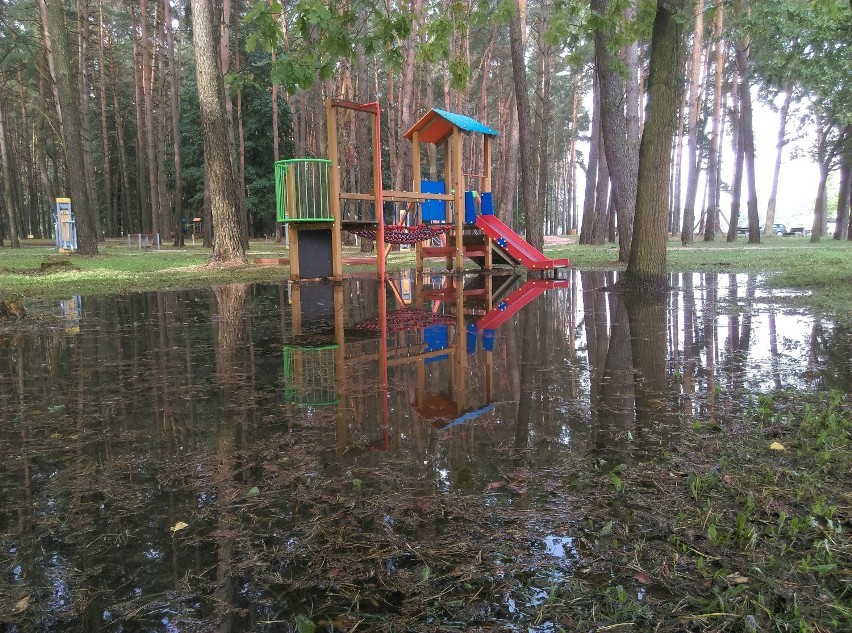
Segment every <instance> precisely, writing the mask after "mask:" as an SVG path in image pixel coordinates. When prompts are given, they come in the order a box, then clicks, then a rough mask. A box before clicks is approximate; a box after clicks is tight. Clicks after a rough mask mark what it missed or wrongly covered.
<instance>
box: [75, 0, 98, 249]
mask: <svg viewBox="0 0 852 633" xmlns="http://www.w3.org/2000/svg"><path fill="white" fill-rule="evenodd" d="M77 9H78V13H79V16H78V19H79V24H80V32H79V35H78V42H79V50H78V60H77V85H78V88H79V92H78V95H79V98H80V133H81V134H82V137H83V154H82V156H81V158H82V160H83V169H84V170H85V173H86V190H87V191H88V194H89V213H90V214H91V216H92V226H94V227H95V232H96V233H97V235H98V240H99V241H101V242H102V241H103V237H104V232H103V227H102V226H101V209H100V196H98V181H97V179H96V178H95V161H94V158H93V157H92V132H91V128H90V126H89V91H90V88H89V0H78V2H77Z"/></svg>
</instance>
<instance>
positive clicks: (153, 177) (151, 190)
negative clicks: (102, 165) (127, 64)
mask: <svg viewBox="0 0 852 633" xmlns="http://www.w3.org/2000/svg"><path fill="white" fill-rule="evenodd" d="M139 13H140V17H139V19H140V21H141V25H142V35H141V42H140V46H141V49H142V67H141V69H140V72H141V74H142V95H143V98H144V99H145V108H144V112H145V162H146V164H147V165H148V198H149V199H150V201H151V233H160V232H162V230H163V227H162V226H160V217H161V213H162V211H161V209H160V196H159V193H158V191H157V183H158V180H157V154H156V152H157V130H156V128H155V127H154V62H153V55H152V54H151V49H152V48H153V45H154V43H153V42H152V41H151V37H150V35H149V33H148V7H147V0H140V5H139Z"/></svg>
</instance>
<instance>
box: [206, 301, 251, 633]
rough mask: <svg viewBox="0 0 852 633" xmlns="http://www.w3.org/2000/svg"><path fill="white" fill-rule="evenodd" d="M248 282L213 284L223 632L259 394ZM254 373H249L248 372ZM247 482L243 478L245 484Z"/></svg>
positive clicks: (233, 589)
mask: <svg viewBox="0 0 852 633" xmlns="http://www.w3.org/2000/svg"><path fill="white" fill-rule="evenodd" d="M247 289H248V285H247V284H228V285H220V286H213V294H214V295H215V297H216V318H215V321H214V323H215V328H214V329H215V333H216V338H215V350H216V381H217V383H218V384H219V387H220V394H221V398H222V401H221V411H222V413H223V416H222V421H221V426H222V428H220V430H219V437H218V440H219V443H218V451H217V467H216V473H215V486H216V504H217V506H218V508H217V514H218V518H217V521H216V555H217V562H216V590H215V592H214V598H215V605H214V607H215V609H216V611H217V613H218V614H219V628H218V630H219V631H222V632H223V633H224V632H226V631H231V630H232V629H233V628H234V625H235V614H234V606H235V605H236V603H237V599H238V595H237V591H238V587H239V579H238V577H237V575H236V573H235V572H234V565H235V562H236V552H235V537H236V533H237V529H236V528H237V526H238V522H237V519H236V517H235V516H234V514H233V512H232V510H231V508H230V504H231V503H232V501H233V500H234V499H236V498H237V496H238V495H239V494H240V490H239V486H238V484H239V482H238V481H237V477H238V473H239V472H240V470H241V469H240V464H239V463H238V459H239V457H238V452H239V450H240V448H241V446H242V444H243V443H244V442H245V441H246V440H247V436H248V435H249V433H250V430H249V428H248V420H249V411H250V410H251V403H252V400H253V398H254V390H253V389H251V384H252V382H253V375H254V366H253V360H254V355H253V354H252V353H251V349H250V347H249V341H250V340H251V326H250V324H249V322H248V317H247V313H246V292H247ZM246 374H248V376H246ZM245 485H246V482H243V487H244V486H245Z"/></svg>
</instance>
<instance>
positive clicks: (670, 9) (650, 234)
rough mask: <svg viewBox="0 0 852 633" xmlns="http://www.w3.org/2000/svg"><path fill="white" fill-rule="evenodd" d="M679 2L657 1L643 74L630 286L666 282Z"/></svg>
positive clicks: (678, 84) (679, 83)
mask: <svg viewBox="0 0 852 633" xmlns="http://www.w3.org/2000/svg"><path fill="white" fill-rule="evenodd" d="M678 8H682V3H676V2H665V1H664V0H660V1H658V3H657V13H656V17H655V18H654V29H653V34H652V37H651V63H650V70H649V72H648V109H647V112H646V116H645V128H644V131H643V133H642V143H641V145H640V148H639V185H638V189H637V192H636V220H635V224H634V231H633V246H632V248H631V252H630V261H629V263H628V265H627V270H626V271H625V281H626V283H627V285H628V286H629V287H631V288H634V289H642V288H647V289H652V290H653V289H661V288H664V287H665V286H666V277H665V274H666V241H667V236H668V232H667V230H666V229H667V226H666V216H667V208H668V205H667V202H668V199H669V191H668V189H669V174H670V171H671V157H670V153H671V146H672V139H673V138H674V133H675V127H676V125H677V116H676V113H677V108H678V105H679V103H680V98H681V91H682V90H683V79H682V77H681V76H680V73H681V68H682V65H683V64H682V60H683V54H684V43H683V29H682V27H681V25H680V22H679V18H678V17H677V16H675V15H674V12H675V10H676V9H678Z"/></svg>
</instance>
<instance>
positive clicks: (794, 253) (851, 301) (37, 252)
mask: <svg viewBox="0 0 852 633" xmlns="http://www.w3.org/2000/svg"><path fill="white" fill-rule="evenodd" d="M44 244H45V243H44V242H41V243H40V245H36V244H34V243H30V244H27V245H26V246H25V247H24V248H21V249H10V248H5V249H0V298H9V297H20V298H23V299H27V298H31V297H45V298H58V297H66V296H68V295H70V294H81V293H85V294H116V293H125V292H133V291H142V290H165V289H178V288H199V287H205V286H209V285H210V284H212V283H223V282H228V281H246V282H255V281H278V280H281V279H283V278H286V277H287V275H288V274H289V268H288V267H287V266H257V265H254V264H253V262H254V259H255V257H258V256H267V257H286V256H287V249H286V248H284V246H283V245H278V244H275V243H274V242H269V241H263V240H260V241H255V242H252V244H251V248H250V251H249V253H248V261H249V262H250V264H249V265H248V266H245V267H236V268H234V267H231V268H216V267H206V266H205V264H206V263H207V261H208V259H209V257H210V249H205V248H203V247H201V246H200V245H198V246H188V247H186V248H185V249H172V248H171V247H170V246H167V245H164V246H163V249H162V250H161V251H153V250H142V251H139V250H137V249H136V248H135V247H130V248H128V247H127V245H126V243H124V242H122V241H121V240H110V241H108V242H107V243H106V244H102V245H101V246H100V251H101V254H100V255H97V256H94V257H83V256H78V255H72V254H61V253H56V252H55V251H54V249H53V248H52V247H50V246H46V245H44ZM547 252H548V254H549V255H550V256H552V257H568V258H570V259H571V264H572V266H574V267H576V268H579V269H581V270H594V269H614V268H616V269H617V268H623V266H621V265H619V264H618V261H617V260H618V249H617V247H616V246H614V245H604V246H580V245H567V246H559V247H555V248H548V251H547ZM351 254H357V249H352V252H351ZM51 264H53V265H51ZM43 265H46V268H45V269H42V267H43ZM413 265H414V256H413V252H412V251H402V252H398V253H392V254H391V256H390V258H389V262H388V266H389V268H390V269H400V268H405V267H410V266H413ZM667 265H668V269H669V270H671V271H677V272H690V271H696V272H697V271H709V272H719V273H733V272H743V273H768V275H767V277H766V279H765V280H764V283H765V284H766V285H767V286H769V287H772V288H790V289H795V290H802V291H807V292H806V293H805V294H804V296H800V297H796V298H792V299H789V300H791V301H799V302H804V303H807V304H808V305H810V306H811V307H813V308H815V309H818V310H821V311H831V312H839V313H841V314H848V315H852V242H848V241H844V242H837V241H834V240H832V239H825V240H823V241H822V242H821V243H819V244H811V243H810V241H809V240H807V239H805V238H796V237H787V238H780V237H770V238H764V241H763V243H762V244H757V245H750V244H746V243H745V241H743V240H741V241H738V242H735V243H732V244H728V243H727V242H724V241H722V240H717V241H716V242H710V243H707V242H696V243H695V245H693V246H691V247H689V248H684V247H682V246H681V245H680V242H679V241H678V240H675V239H672V240H670V241H669V250H668V257H667ZM370 270H372V268H371V267H369V266H357V267H349V268H347V271H352V272H369V271H370Z"/></svg>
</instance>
